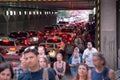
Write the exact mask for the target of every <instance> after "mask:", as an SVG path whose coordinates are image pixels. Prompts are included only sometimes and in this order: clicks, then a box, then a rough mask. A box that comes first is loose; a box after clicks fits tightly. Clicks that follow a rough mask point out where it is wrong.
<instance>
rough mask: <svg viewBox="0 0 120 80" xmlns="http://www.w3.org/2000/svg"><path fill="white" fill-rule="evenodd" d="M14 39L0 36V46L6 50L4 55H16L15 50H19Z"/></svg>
mask: <svg viewBox="0 0 120 80" xmlns="http://www.w3.org/2000/svg"><path fill="white" fill-rule="evenodd" d="M17 45H18V44H17V42H16V40H13V39H3V38H0V47H1V48H3V49H4V50H5V51H7V54H6V55H17V54H16V52H17V51H18V50H19V46H17Z"/></svg>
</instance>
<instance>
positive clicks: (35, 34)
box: [28, 31, 37, 37]
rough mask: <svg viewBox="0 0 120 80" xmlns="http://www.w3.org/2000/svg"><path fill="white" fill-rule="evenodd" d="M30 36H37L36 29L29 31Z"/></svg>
mask: <svg viewBox="0 0 120 80" xmlns="http://www.w3.org/2000/svg"><path fill="white" fill-rule="evenodd" d="M28 33H29V36H30V37H34V36H37V33H36V32H34V31H28Z"/></svg>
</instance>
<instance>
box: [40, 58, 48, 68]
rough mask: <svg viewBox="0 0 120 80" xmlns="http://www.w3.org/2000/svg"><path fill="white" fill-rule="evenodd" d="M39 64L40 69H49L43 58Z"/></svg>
mask: <svg viewBox="0 0 120 80" xmlns="http://www.w3.org/2000/svg"><path fill="white" fill-rule="evenodd" d="M39 62H40V67H42V68H45V67H47V63H46V62H45V60H44V59H43V58H40V59H39Z"/></svg>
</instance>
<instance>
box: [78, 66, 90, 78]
mask: <svg viewBox="0 0 120 80" xmlns="http://www.w3.org/2000/svg"><path fill="white" fill-rule="evenodd" d="M87 73H88V70H87V68H86V66H84V65H80V66H79V68H78V74H79V76H86V75H87Z"/></svg>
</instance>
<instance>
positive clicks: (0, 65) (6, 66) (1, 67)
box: [0, 62, 14, 79]
mask: <svg viewBox="0 0 120 80" xmlns="http://www.w3.org/2000/svg"><path fill="white" fill-rule="evenodd" d="M5 69H10V72H11V79H13V77H14V73H13V69H12V66H11V64H10V63H9V62H2V63H0V73H1V72H2V71H4V70H5Z"/></svg>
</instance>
